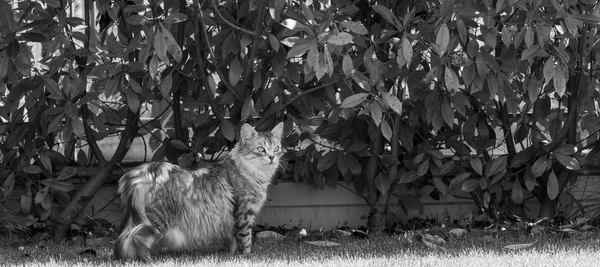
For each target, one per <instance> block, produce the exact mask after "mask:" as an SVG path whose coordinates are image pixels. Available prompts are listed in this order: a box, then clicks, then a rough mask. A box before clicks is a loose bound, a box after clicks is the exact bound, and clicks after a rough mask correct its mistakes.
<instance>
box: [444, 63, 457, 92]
mask: <svg viewBox="0 0 600 267" xmlns="http://www.w3.org/2000/svg"><path fill="white" fill-rule="evenodd" d="M444 82H445V84H446V88H448V90H450V92H458V85H459V82H460V80H459V79H458V75H457V74H456V72H454V70H452V69H451V68H449V67H446V69H445V71H444Z"/></svg>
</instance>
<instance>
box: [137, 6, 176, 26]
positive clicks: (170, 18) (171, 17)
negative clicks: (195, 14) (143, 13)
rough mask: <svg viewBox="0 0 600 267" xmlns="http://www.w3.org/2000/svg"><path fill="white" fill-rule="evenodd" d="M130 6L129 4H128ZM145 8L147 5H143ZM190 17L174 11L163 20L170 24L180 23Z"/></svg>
mask: <svg viewBox="0 0 600 267" xmlns="http://www.w3.org/2000/svg"><path fill="white" fill-rule="evenodd" d="M127 6H129V5H127ZM143 8H144V9H145V8H146V7H143ZM187 19H188V17H187V15H185V14H182V13H179V12H173V13H171V14H169V15H168V16H167V17H166V18H165V20H164V21H163V22H164V23H165V24H169V23H179V22H184V21H186V20H187Z"/></svg>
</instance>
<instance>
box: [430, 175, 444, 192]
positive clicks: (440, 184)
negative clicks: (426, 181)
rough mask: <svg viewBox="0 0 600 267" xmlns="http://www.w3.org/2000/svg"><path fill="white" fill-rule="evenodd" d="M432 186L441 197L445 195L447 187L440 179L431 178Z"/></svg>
mask: <svg viewBox="0 0 600 267" xmlns="http://www.w3.org/2000/svg"><path fill="white" fill-rule="evenodd" d="M433 185H435V188H437V190H438V191H440V193H442V195H446V192H447V187H446V184H445V183H444V182H443V181H442V179H441V178H440V177H434V178H433Z"/></svg>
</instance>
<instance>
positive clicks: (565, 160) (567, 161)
mask: <svg viewBox="0 0 600 267" xmlns="http://www.w3.org/2000/svg"><path fill="white" fill-rule="evenodd" d="M554 157H555V158H556V159H557V160H558V162H560V164H562V165H563V166H565V167H566V168H567V169H569V170H574V171H577V170H581V165H580V164H579V161H577V160H576V159H575V158H573V157H570V156H565V155H563V154H556V153H555V154H554Z"/></svg>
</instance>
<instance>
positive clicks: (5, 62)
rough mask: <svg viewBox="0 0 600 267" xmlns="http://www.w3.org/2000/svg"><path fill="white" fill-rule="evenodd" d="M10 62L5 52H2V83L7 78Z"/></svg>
mask: <svg viewBox="0 0 600 267" xmlns="http://www.w3.org/2000/svg"><path fill="white" fill-rule="evenodd" d="M9 61H10V60H9V59H8V57H7V56H6V53H5V52H4V51H2V52H0V81H2V80H3V79H4V77H5V76H6V73H8V62H9ZM0 91H2V90H1V89H0Z"/></svg>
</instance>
